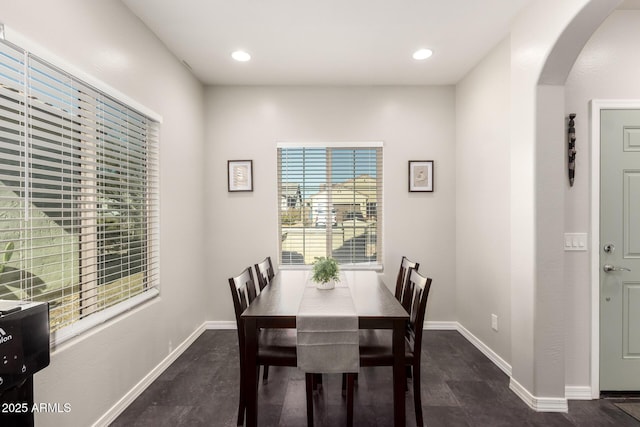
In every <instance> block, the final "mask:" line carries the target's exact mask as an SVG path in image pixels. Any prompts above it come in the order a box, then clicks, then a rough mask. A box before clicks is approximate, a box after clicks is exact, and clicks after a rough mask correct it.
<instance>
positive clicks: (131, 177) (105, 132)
mask: <svg viewBox="0 0 640 427" xmlns="http://www.w3.org/2000/svg"><path fill="white" fill-rule="evenodd" d="M158 129H159V124H158V123H157V122H156V121H154V120H151V119H150V118H148V117H146V116H145V115H143V114H141V113H139V112H137V111H135V110H133V109H132V108H130V107H128V106H127V105H125V104H123V103H122V102H119V101H117V100H116V99H114V98H112V97H110V96H109V95H107V94H105V93H103V92H101V91H99V90H98V89H96V88H94V87H92V86H90V85H88V84H86V83H84V82H83V81H80V80H79V79H78V78H76V77H74V76H72V75H70V74H68V73H66V72H64V71H62V70H60V69H58V68H56V67H54V66H52V65H51V64H49V63H47V62H45V61H44V60H42V59H39V58H38V57H36V56H34V55H32V54H30V53H28V52H25V51H23V50H22V49H20V48H17V47H16V46H14V45H12V44H10V43H8V42H5V41H1V42H0V299H12V300H30V301H47V302H49V308H50V324H51V331H52V332H55V331H58V330H62V329H63V328H65V327H68V326H70V325H72V324H77V323H80V322H79V321H81V320H84V319H87V318H91V315H93V314H96V313H99V312H102V313H104V312H105V311H109V310H110V311H117V310H115V309H114V308H113V307H117V306H118V304H119V303H120V302H123V301H127V300H128V301H129V304H132V301H139V300H143V299H145V298H148V297H150V296H153V295H155V294H157V289H156V288H157V283H158V233H157V229H158V169H157V167H158V159H157V152H158ZM120 307H123V305H120ZM110 311H109V312H110ZM96 317H97V316H96ZM103 317H104V316H103ZM85 323H86V322H85Z"/></svg>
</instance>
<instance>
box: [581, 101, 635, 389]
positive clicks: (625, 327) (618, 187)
mask: <svg viewBox="0 0 640 427" xmlns="http://www.w3.org/2000/svg"><path fill="white" fill-rule="evenodd" d="M593 249H594V250H596V249H599V250H600V390H602V391H614V390H620V391H623V390H624V391H635V390H640V110H613V109H612V110H604V109H603V110H601V114H600V248H593Z"/></svg>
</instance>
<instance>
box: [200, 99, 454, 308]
mask: <svg viewBox="0 0 640 427" xmlns="http://www.w3.org/2000/svg"><path fill="white" fill-rule="evenodd" d="M205 98H206V101H205V102H206V111H207V120H206V122H207V125H206V144H207V146H206V153H205V162H206V164H207V177H206V182H207V190H206V204H207V211H208V219H209V221H208V224H209V228H208V230H207V231H206V236H207V241H208V242H209V246H208V248H207V257H208V259H209V260H210V268H209V271H210V272H211V275H210V277H209V280H210V282H211V283H213V284H214V286H215V287H216V295H215V298H214V301H215V303H214V305H213V307H212V308H211V312H210V317H211V318H214V319H221V320H225V319H226V320H231V319H233V309H232V307H231V305H230V304H229V288H228V284H227V283H228V282H227V278H229V277H231V276H233V275H236V274H238V273H239V272H240V271H241V270H242V269H243V268H244V267H246V266H248V265H250V264H253V263H255V262H256V261H259V260H261V259H263V258H264V257H265V256H267V255H270V256H271V257H272V259H273V260H274V261H275V260H276V259H277V258H278V256H277V250H278V239H279V236H278V235H277V228H276V224H277V206H278V205H277V203H278V197H277V192H276V182H277V174H276V166H277V165H276V142H277V141H380V140H382V141H384V190H383V191H384V196H383V197H384V201H383V205H384V207H385V208H384V250H385V252H384V256H383V263H384V266H385V270H384V279H385V282H386V283H387V285H388V286H390V287H391V286H394V284H395V277H396V274H397V271H398V268H399V263H400V259H401V257H402V255H406V256H407V257H409V258H410V259H413V260H416V261H419V262H420V270H421V271H422V272H424V273H426V274H428V275H430V276H431V277H432V278H433V279H434V283H433V286H432V294H431V295H430V302H429V307H428V317H427V320H440V321H446V320H455V319H456V314H455V313H456V312H455V264H454V255H455V253H454V251H455V249H454V248H455V241H454V237H453V236H455V168H456V166H455V120H454V117H455V106H454V103H455V96H454V88H453V87H393V88H391V87H209V88H207V90H206V96H205ZM233 159H253V161H254V187H255V188H254V191H253V192H252V193H242V194H238V193H228V192H227V176H226V164H227V160H233ZM408 160H434V161H435V192H433V193H408V191H407V190H408V189H407V167H408V165H407V162H408Z"/></svg>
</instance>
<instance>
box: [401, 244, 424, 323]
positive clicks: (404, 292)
mask: <svg viewBox="0 0 640 427" xmlns="http://www.w3.org/2000/svg"><path fill="white" fill-rule="evenodd" d="M418 267H420V264H419V263H417V262H413V261H410V260H409V259H408V258H407V257H406V256H403V257H402V262H400V270H399V271H398V278H397V279H396V292H395V297H396V299H397V300H398V301H399V302H400V304H402V306H403V307H404V309H405V310H407V313H408V312H409V309H410V305H411V302H410V301H409V296H410V295H411V294H412V293H413V291H412V289H410V285H408V283H409V276H410V271H411V270H412V269H413V270H416V271H418Z"/></svg>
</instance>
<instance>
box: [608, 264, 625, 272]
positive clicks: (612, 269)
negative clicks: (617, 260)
mask: <svg viewBox="0 0 640 427" xmlns="http://www.w3.org/2000/svg"><path fill="white" fill-rule="evenodd" d="M602 269H603V270H604V272H605V273H610V272H612V271H631V269H630V268H627V267H616V266H615V265H611V264H605V265H604V266H603V267H602Z"/></svg>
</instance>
